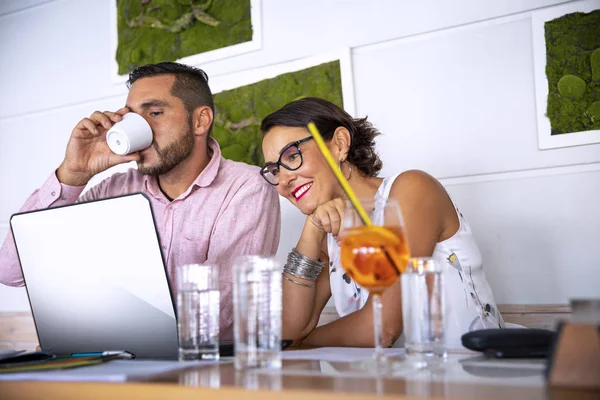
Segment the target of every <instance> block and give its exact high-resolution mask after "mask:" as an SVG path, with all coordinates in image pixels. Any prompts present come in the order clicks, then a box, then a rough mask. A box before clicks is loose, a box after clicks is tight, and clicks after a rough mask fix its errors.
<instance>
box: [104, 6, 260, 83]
mask: <svg viewBox="0 0 600 400" xmlns="http://www.w3.org/2000/svg"><path fill="white" fill-rule="evenodd" d="M109 3H110V21H111V22H110V35H111V48H110V51H111V59H113V65H112V80H113V82H114V83H123V82H125V81H126V80H127V74H128V73H129V71H131V70H132V69H134V68H135V67H137V66H140V65H144V64H148V63H157V62H161V61H179V62H182V63H184V64H190V65H202V64H204V63H207V62H210V61H215V60H218V59H222V58H226V57H231V56H235V55H238V54H242V53H246V52H250V51H254V50H258V49H260V48H261V24H260V0H109Z"/></svg>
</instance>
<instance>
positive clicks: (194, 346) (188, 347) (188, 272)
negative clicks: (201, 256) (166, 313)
mask: <svg viewBox="0 0 600 400" xmlns="http://www.w3.org/2000/svg"><path fill="white" fill-rule="evenodd" d="M176 278H177V331H178V333H179V360H180V361H184V360H218V359H219V300H220V295H219V269H218V267H217V266H216V265H208V264H204V265H202V264H186V265H182V266H180V267H178V268H177V274H176Z"/></svg>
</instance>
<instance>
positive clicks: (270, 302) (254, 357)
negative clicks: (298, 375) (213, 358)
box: [233, 256, 282, 369]
mask: <svg viewBox="0 0 600 400" xmlns="http://www.w3.org/2000/svg"><path fill="white" fill-rule="evenodd" d="M281 270H282V267H281V266H280V264H279V263H278V262H277V261H276V259H275V258H274V257H259V256H242V257H238V258H236V259H235V260H234V263H233V308H234V325H233V328H234V338H235V368H236V369H246V368H273V369H278V368H281V302H282V300H281Z"/></svg>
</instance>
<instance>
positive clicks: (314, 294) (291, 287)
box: [282, 219, 331, 340]
mask: <svg viewBox="0 0 600 400" xmlns="http://www.w3.org/2000/svg"><path fill="white" fill-rule="evenodd" d="M324 239H325V232H323V231H322V230H320V229H319V228H318V227H316V226H315V225H314V224H313V223H312V222H310V221H309V220H308V219H307V222H306V224H305V225H304V229H303V230H302V234H301V235H300V240H299V241H298V244H297V245H296V249H297V250H298V251H299V252H300V253H301V254H302V255H304V256H306V257H309V258H312V259H314V260H316V259H320V260H321V261H323V265H324V266H327V265H328V263H329V258H328V257H327V254H326V252H324V251H323V250H322V244H323V242H324ZM283 275H284V277H287V278H289V279H285V278H282V289H283V314H282V319H283V333H282V334H283V338H284V339H293V340H298V339H303V338H305V337H306V335H308V334H309V333H310V332H311V331H312V330H313V329H314V328H315V326H317V323H318V322H319V316H320V315H321V311H323V308H324V307H325V304H327V301H328V300H329V298H330V297H331V290H330V288H329V269H328V268H327V267H323V269H322V270H321V272H320V274H319V276H318V277H317V280H316V282H313V281H310V280H307V279H302V278H298V277H296V276H293V275H290V274H288V273H287V272H284V273H283ZM290 279H291V280H293V281H295V282H297V283H294V282H292V281H291V280H290ZM299 283H300V284H299ZM303 285H307V286H313V285H314V286H315V287H314V288H310V287H307V286H303Z"/></svg>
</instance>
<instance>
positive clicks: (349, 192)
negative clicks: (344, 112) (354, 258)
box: [308, 122, 402, 275]
mask: <svg viewBox="0 0 600 400" xmlns="http://www.w3.org/2000/svg"><path fill="white" fill-rule="evenodd" d="M308 131H309V132H310V133H311V134H312V135H313V138H314V139H315V142H317V146H318V147H319V150H321V153H322V154H323V157H325V160H326V161H327V164H329V168H331V171H332V172H333V174H334V175H335V177H336V178H337V180H338V182H339V183H340V185H342V189H344V192H346V195H347V196H348V198H349V199H350V202H352V205H353V206H354V208H355V209H356V211H357V212H358V215H359V216H360V218H361V219H362V221H363V224H365V225H366V226H373V223H372V222H371V218H369V215H368V214H367V213H366V212H365V209H364V208H363V206H362V205H361V204H360V202H359V201H358V198H357V197H356V194H355V193H354V190H352V187H351V186H350V184H349V183H348V181H347V180H346V178H344V175H343V174H342V171H340V169H339V168H338V166H337V164H336V163H335V161H334V160H333V156H332V155H331V152H330V151H329V149H328V148H327V145H326V144H325V141H324V140H323V137H322V136H321V134H320V133H319V130H318V129H317V126H316V125H315V123H314V122H309V123H308ZM381 249H382V250H383V253H384V254H385V257H386V258H387V259H388V261H389V263H390V264H391V265H392V267H394V269H395V270H396V273H397V274H398V275H400V274H401V273H402V271H401V270H400V269H399V268H398V267H397V266H396V263H395V262H394V260H392V257H390V255H389V253H388V252H387V250H386V249H385V248H384V247H381Z"/></svg>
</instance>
